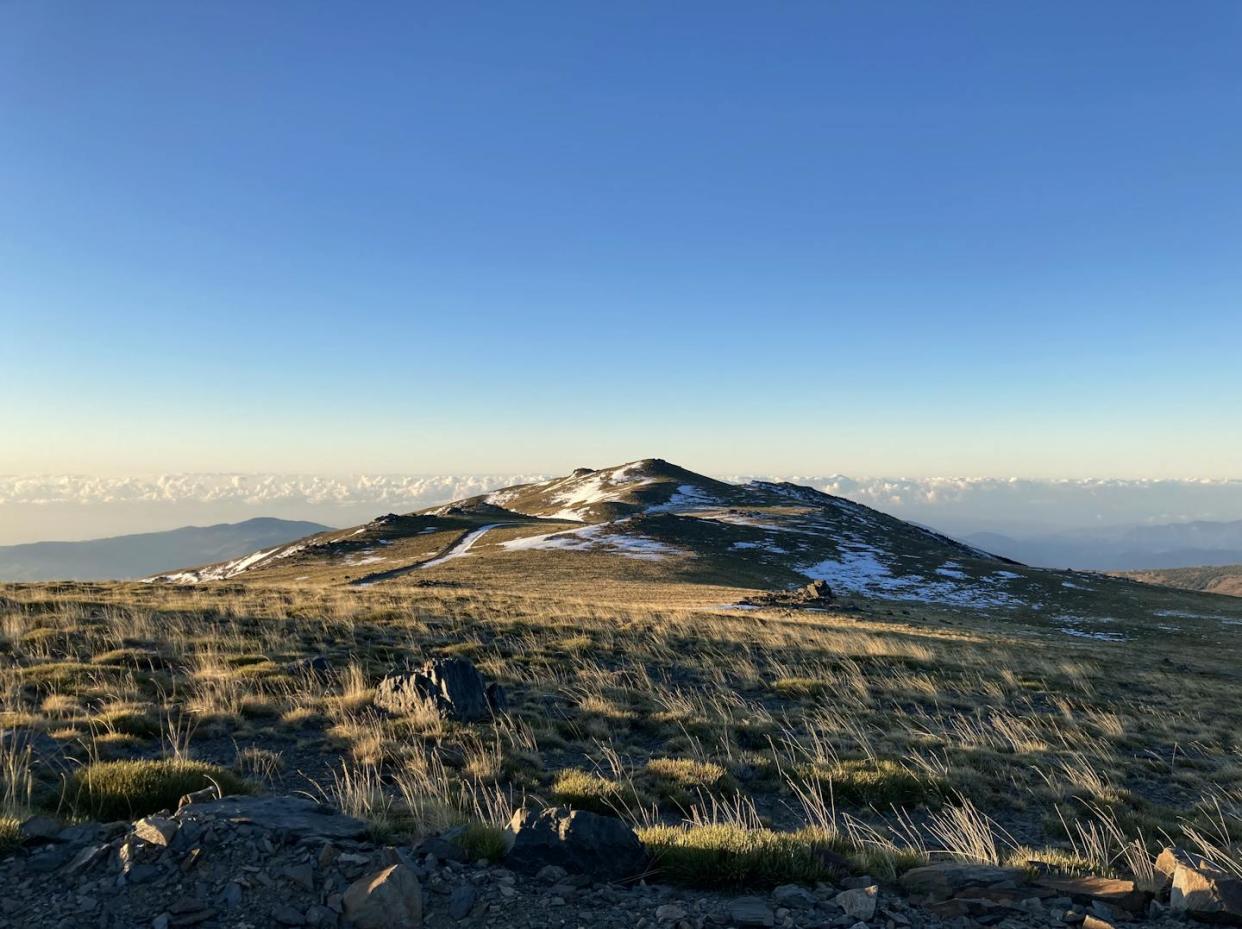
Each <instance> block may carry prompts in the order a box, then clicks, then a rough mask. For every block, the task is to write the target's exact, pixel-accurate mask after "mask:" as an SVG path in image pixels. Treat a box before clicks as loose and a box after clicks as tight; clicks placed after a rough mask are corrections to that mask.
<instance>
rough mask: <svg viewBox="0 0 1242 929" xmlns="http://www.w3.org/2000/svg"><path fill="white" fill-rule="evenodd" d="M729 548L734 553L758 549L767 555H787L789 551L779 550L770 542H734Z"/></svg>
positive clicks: (778, 547)
mask: <svg viewBox="0 0 1242 929" xmlns="http://www.w3.org/2000/svg"><path fill="white" fill-rule="evenodd" d="M729 548H731V549H734V550H735V551H745V550H747V549H758V550H760V551H763V552H767V553H768V554H769V555H788V554H789V549H786V548H781V547H780V546H779V545H775V544H773V543H772V542H734V543H733V544H732V545H730V546H729Z"/></svg>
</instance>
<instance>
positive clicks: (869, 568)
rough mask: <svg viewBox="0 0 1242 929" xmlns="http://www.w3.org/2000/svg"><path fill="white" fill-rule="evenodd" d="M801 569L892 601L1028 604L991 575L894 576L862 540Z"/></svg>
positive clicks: (838, 585)
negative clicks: (968, 578) (964, 577)
mask: <svg viewBox="0 0 1242 929" xmlns="http://www.w3.org/2000/svg"><path fill="white" fill-rule="evenodd" d="M798 571H800V572H801V573H802V574H805V575H806V576H807V577H811V578H823V579H824V580H826V581H827V582H828V583H829V584H830V585H831V586H832V587H834V588H840V589H841V590H848V591H850V592H852V593H857V594H864V595H869V596H875V597H887V598H888V599H890V600H911V601H922V602H927V603H946V604H950V605H953V606H966V607H973V608H976V609H983V608H988V607H1015V606H1024V605H1025V604H1024V603H1023V601H1022V600H1020V599H1019V598H1017V597H1015V596H1013V595H1012V594H1010V593H1007V592H1006V591H1004V590H1001V589H999V588H1000V586H1001V583H1000V582H997V581H995V580H992V579H991V578H988V577H984V578H980V579H979V580H977V581H966V582H961V581H958V580H957V579H955V578H945V579H943V580H935V579H930V578H925V577H922V576H921V575H917V574H909V575H904V576H901V577H897V576H894V575H893V572H892V570H891V569H890V568H889V567H888V566H887V565H886V564H884V562H883V561H882V560H881V559H880V553H879V552H878V551H877V550H876V549H874V548H872V547H870V546H868V545H865V544H862V543H858V542H852V543H842V544H841V547H840V550H839V555H838V557H837V558H835V559H831V558H830V559H827V560H825V561H821V562H819V563H818V564H813V565H807V566H804V567H800V568H798Z"/></svg>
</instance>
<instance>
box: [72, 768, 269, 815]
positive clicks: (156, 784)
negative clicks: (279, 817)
mask: <svg viewBox="0 0 1242 929" xmlns="http://www.w3.org/2000/svg"><path fill="white" fill-rule="evenodd" d="M212 784H215V785H216V786H217V787H219V788H220V790H221V792H222V793H224V794H236V793H249V792H250V788H249V786H248V785H247V784H246V782H245V781H243V780H242V779H241V778H239V777H238V776H237V775H235V774H233V773H232V772H231V771H229V770H227V769H226V768H221V767H218V766H216V765H211V764H206V763H204V762H200V761H187V760H183V759H177V758H163V759H150V760H141V761H134V760H130V761H103V762H96V763H94V764H89V765H86V766H85V767H82V768H79V769H77V770H76V771H75V772H74V773H73V775H72V776H71V777H70V778H69V780H68V782H67V783H66V785H65V792H64V797H63V801H64V804H65V806H66V808H67V809H68V811H69V812H70V813H71V814H73V815H75V816H86V817H90V818H92V819H101V820H117V819H136V818H138V817H140V816H146V815H147V814H149V813H155V812H158V811H159V810H163V809H175V808H176V806H177V801H179V800H180V799H181V798H182V797H183V796H184V795H185V794H188V793H192V792H194V791H196V790H202V789H203V788H204V787H208V786H210V785H212Z"/></svg>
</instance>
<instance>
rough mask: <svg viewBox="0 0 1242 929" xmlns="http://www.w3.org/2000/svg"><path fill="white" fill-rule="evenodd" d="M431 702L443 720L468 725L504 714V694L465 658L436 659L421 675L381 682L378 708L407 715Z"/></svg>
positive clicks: (407, 673)
mask: <svg viewBox="0 0 1242 929" xmlns="http://www.w3.org/2000/svg"><path fill="white" fill-rule="evenodd" d="M427 701H430V702H431V704H432V705H433V706H435V708H436V710H437V711H438V712H439V713H440V715H441V716H444V717H445V718H447V719H457V720H461V721H464V722H477V721H478V720H482V719H487V718H488V717H489V716H491V715H492V713H493V712H503V710H504V707H505V704H506V700H505V695H504V691H503V690H502V689H501V688H500V686H499V685H498V684H496V683H494V682H493V683H492V684H490V685H485V684H484V681H483V675H481V674H480V673H479V671H478V669H477V668H475V666H474V664H473V663H471V662H470V661H467V660H466V659H465V658H433V659H432V660H431V661H429V662H427V663H426V664H425V665H423V667H422V668H421V669H420V670H418V671H405V672H401V673H399V674H390V675H388V676H387V677H385V678H384V679H383V680H381V681H380V682H379V687H377V688H376V692H375V703H376V705H377V706H380V707H382V708H383V709H386V710H389V711H392V712H398V713H402V712H407V711H408V710H410V709H411V708H414V707H416V706H419V705H421V704H424V703H426V702H427Z"/></svg>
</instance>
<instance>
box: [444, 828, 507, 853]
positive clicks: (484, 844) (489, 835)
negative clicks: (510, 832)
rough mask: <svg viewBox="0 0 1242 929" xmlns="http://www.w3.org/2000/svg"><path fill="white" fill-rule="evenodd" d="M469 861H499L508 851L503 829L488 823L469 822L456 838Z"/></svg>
mask: <svg viewBox="0 0 1242 929" xmlns="http://www.w3.org/2000/svg"><path fill="white" fill-rule="evenodd" d="M456 841H457V844H458V845H460V846H461V849H462V851H464V852H465V853H466V856H467V858H468V859H469V860H470V861H478V860H479V859H480V858H485V859H487V860H488V861H492V862H495V861H499V860H500V859H501V858H503V857H504V856H505V852H506V851H508V842H507V841H506V840H505V830H504V829H502V828H501V827H500V826H493V825H490V824H489V823H481V822H469V823H467V824H466V826H465V828H464V829H463V830H462V833H461V835H459V836H458V837H457V839H456Z"/></svg>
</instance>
